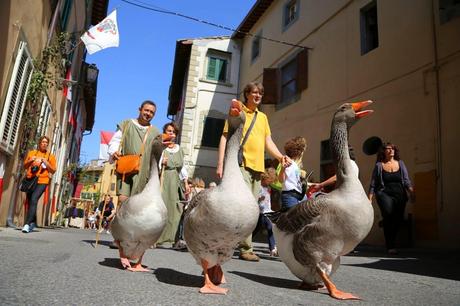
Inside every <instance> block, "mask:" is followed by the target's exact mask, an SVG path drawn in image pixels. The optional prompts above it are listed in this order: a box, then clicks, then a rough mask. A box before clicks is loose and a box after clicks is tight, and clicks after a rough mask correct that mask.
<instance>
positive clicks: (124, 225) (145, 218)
mask: <svg viewBox="0 0 460 306" xmlns="http://www.w3.org/2000/svg"><path fill="white" fill-rule="evenodd" d="M161 150H162V141H161V136H158V137H157V138H155V140H153V143H152V160H151V163H150V165H151V167H150V178H149V181H148V182H147V184H146V185H145V187H144V189H143V190H142V192H140V193H138V194H136V195H134V196H131V197H130V198H129V199H128V200H127V201H125V202H124V203H123V205H122V206H121V208H120V209H119V211H118V212H117V214H116V217H115V219H114V220H113V222H112V224H111V230H112V235H113V238H114V239H115V242H116V243H117V244H118V246H119V253H120V261H121V264H122V266H123V267H124V268H127V269H128V270H130V271H133V272H147V271H149V270H148V269H145V268H144V267H142V264H141V262H142V256H143V255H144V253H145V250H147V249H148V248H150V246H152V245H154V244H155V242H156V241H157V240H158V238H160V235H161V233H162V232H163V229H164V227H165V225H166V219H167V216H168V212H167V209H166V206H165V204H164V202H163V199H162V197H161V192H160V180H159V177H158V166H157V161H156V160H157V158H156V157H158V156H159V155H160V154H161ZM136 259H137V262H136V263H135V264H133V265H131V263H130V260H136Z"/></svg>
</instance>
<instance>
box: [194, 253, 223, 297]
mask: <svg viewBox="0 0 460 306" xmlns="http://www.w3.org/2000/svg"><path fill="white" fill-rule="evenodd" d="M208 265H209V263H208V262H207V261H206V260H204V259H202V260H201V267H202V268H203V274H204V286H203V287H201V288H200V293H203V294H227V291H228V289H227V288H221V287H219V286H216V285H215V284H214V283H213V282H212V281H211V279H210V277H209V273H208ZM211 269H212V271H213V274H216V273H215V272H214V271H215V268H214V267H213V268H211ZM221 271H222V270H221ZM222 276H223V274H222Z"/></svg>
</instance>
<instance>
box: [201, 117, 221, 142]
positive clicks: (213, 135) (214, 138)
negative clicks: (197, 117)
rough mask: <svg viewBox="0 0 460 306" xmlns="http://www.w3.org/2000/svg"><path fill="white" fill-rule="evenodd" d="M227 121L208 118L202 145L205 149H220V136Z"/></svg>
mask: <svg viewBox="0 0 460 306" xmlns="http://www.w3.org/2000/svg"><path fill="white" fill-rule="evenodd" d="M224 124H225V120H224V119H217V118H212V117H206V119H205V122H204V128H203V137H202V138H201V145H202V146H204V147H211V148H217V147H219V142H220V136H221V135H222V130H223V129H224Z"/></svg>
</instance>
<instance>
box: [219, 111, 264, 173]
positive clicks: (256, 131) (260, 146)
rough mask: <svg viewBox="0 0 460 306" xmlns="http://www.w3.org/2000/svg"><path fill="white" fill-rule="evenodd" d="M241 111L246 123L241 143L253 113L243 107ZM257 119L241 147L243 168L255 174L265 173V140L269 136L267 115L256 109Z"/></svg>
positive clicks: (225, 127) (226, 124) (225, 131)
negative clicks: (255, 172)
mask: <svg viewBox="0 0 460 306" xmlns="http://www.w3.org/2000/svg"><path fill="white" fill-rule="evenodd" d="M243 111H244V114H245V115H246V122H245V123H244V128H243V137H241V141H243V139H244V136H245V135H246V132H247V130H248V129H249V126H250V125H251V122H252V118H254V114H255V112H254V111H251V110H250V109H249V108H247V107H246V106H245V105H243ZM256 111H257V119H256V122H254V126H253V127H252V130H251V132H250V134H249V137H248V139H247V140H246V143H245V144H244V147H243V156H244V167H246V168H250V169H252V170H254V171H257V172H264V171H265V139H266V138H267V136H270V135H271V131H270V126H269V125H268V118H267V115H265V114H264V113H262V112H261V111H259V110H258V109H256ZM223 133H224V134H227V133H228V122H227V121H225V126H224V130H223Z"/></svg>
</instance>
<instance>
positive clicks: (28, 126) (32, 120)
mask: <svg viewBox="0 0 460 306" xmlns="http://www.w3.org/2000/svg"><path fill="white" fill-rule="evenodd" d="M68 41H69V34H68V33H66V32H61V33H60V34H59V35H57V36H56V37H54V39H53V40H52V41H51V43H50V45H49V46H47V47H45V48H44V49H43V50H42V52H41V54H40V56H39V57H38V58H36V59H34V60H33V64H34V71H33V72H32V78H31V80H30V84H29V89H28V91H27V102H26V103H27V106H26V107H25V111H24V114H23V118H24V119H23V122H24V133H23V137H22V141H21V144H20V148H21V149H20V150H21V151H20V154H21V156H24V155H25V153H26V152H27V151H28V150H29V149H30V148H32V147H33V146H34V145H35V143H36V140H37V139H36V138H37V137H40V136H41V135H35V134H36V130H37V126H38V122H39V120H40V118H39V117H40V116H39V115H40V107H41V102H42V99H43V96H44V95H45V94H46V92H47V90H48V89H50V88H52V87H55V88H56V89H62V87H63V84H62V80H63V79H64V77H65V73H66V67H65V66H64V65H62V62H63V59H65V58H66V56H67V52H66V46H67V45H68Z"/></svg>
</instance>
